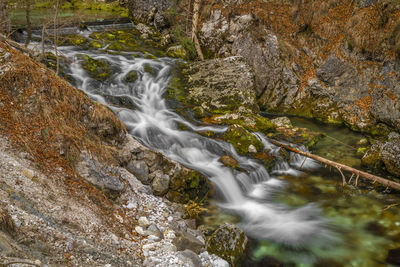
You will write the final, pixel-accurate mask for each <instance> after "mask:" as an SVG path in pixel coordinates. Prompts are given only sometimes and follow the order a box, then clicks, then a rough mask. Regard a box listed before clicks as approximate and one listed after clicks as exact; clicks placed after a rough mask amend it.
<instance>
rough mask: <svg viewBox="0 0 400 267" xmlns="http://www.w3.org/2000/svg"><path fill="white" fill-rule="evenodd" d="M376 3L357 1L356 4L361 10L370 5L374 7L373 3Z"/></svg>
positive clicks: (370, 0) (374, 1)
mask: <svg viewBox="0 0 400 267" xmlns="http://www.w3.org/2000/svg"><path fill="white" fill-rule="evenodd" d="M376 2H377V0H358V1H357V4H358V5H359V6H360V7H361V8H366V7H369V6H372V5H375V3H376Z"/></svg>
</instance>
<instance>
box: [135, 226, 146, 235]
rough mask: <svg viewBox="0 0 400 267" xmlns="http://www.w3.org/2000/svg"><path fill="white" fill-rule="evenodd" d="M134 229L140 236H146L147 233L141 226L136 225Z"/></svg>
mask: <svg viewBox="0 0 400 267" xmlns="http://www.w3.org/2000/svg"><path fill="white" fill-rule="evenodd" d="M135 231H136V233H138V234H139V235H141V236H147V233H146V232H145V231H144V229H143V227H141V226H136V227H135Z"/></svg>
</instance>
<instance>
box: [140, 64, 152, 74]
mask: <svg viewBox="0 0 400 267" xmlns="http://www.w3.org/2000/svg"><path fill="white" fill-rule="evenodd" d="M143 70H144V72H146V73H148V74H151V75H155V70H154V69H153V68H152V67H151V66H150V64H149V63H146V64H144V65H143Z"/></svg>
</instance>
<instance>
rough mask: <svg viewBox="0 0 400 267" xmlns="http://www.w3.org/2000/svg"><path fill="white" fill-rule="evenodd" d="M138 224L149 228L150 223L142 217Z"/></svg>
mask: <svg viewBox="0 0 400 267" xmlns="http://www.w3.org/2000/svg"><path fill="white" fill-rule="evenodd" d="M138 224H139V225H140V226H142V227H144V228H147V227H149V225H150V222H149V220H148V219H147V218H146V217H140V218H139V220H138Z"/></svg>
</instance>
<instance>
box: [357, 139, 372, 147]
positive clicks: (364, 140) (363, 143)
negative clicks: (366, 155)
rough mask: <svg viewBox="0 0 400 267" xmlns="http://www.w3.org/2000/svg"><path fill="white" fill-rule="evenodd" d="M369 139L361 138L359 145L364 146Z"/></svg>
mask: <svg viewBox="0 0 400 267" xmlns="http://www.w3.org/2000/svg"><path fill="white" fill-rule="evenodd" d="M368 143H369V142H368V139H367V138H361V139H360V140H358V142H357V145H360V146H363V145H367V144H368Z"/></svg>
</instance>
